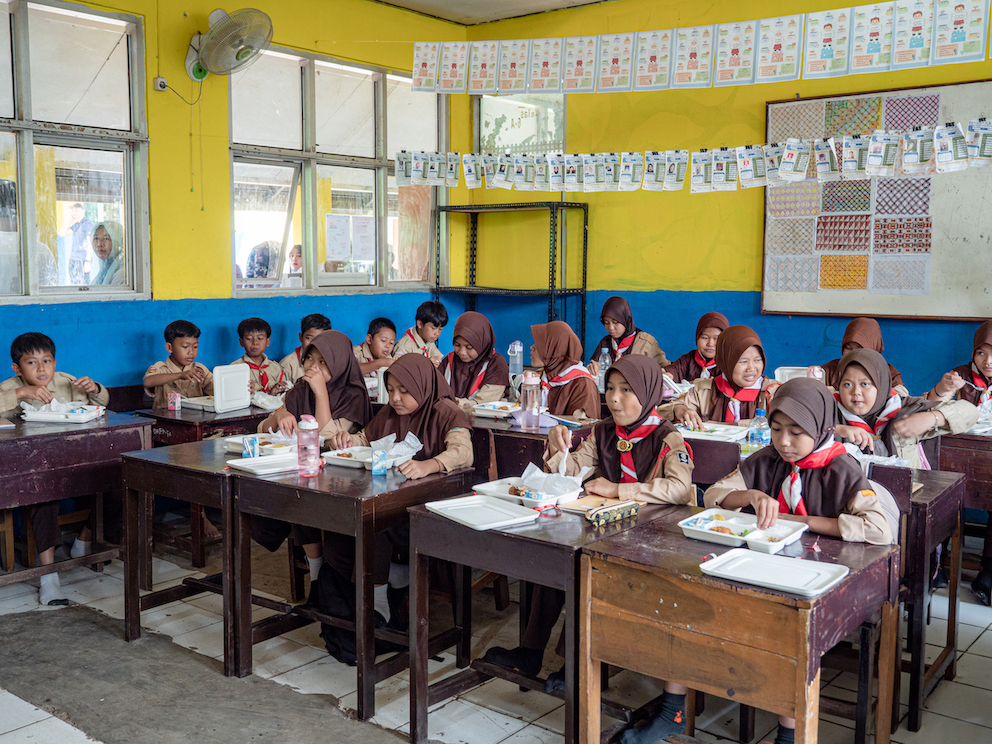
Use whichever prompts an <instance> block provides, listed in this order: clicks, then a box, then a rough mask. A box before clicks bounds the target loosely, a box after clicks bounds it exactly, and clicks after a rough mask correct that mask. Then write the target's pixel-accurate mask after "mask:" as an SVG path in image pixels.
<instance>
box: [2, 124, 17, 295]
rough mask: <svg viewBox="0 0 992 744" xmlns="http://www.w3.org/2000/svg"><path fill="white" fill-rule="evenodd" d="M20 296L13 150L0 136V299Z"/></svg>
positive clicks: (7, 134) (7, 135)
mask: <svg viewBox="0 0 992 744" xmlns="http://www.w3.org/2000/svg"><path fill="white" fill-rule="evenodd" d="M13 294H21V250H20V242H19V240H18V230H17V147H16V141H15V139H14V135H13V134H11V133H10V132H0V295H13Z"/></svg>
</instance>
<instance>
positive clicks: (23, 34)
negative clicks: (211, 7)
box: [0, 0, 148, 302]
mask: <svg viewBox="0 0 992 744" xmlns="http://www.w3.org/2000/svg"><path fill="white" fill-rule="evenodd" d="M143 56H144V52H143V45H142V26H141V20H140V19H139V18H136V17H133V16H128V15H122V14H117V13H107V14H103V13H99V12H97V11H90V10H89V9H87V10H86V12H77V11H75V10H68V9H66V7H65V6H64V5H58V6H56V5H46V4H44V3H40V2H39V3H16V4H15V3H10V4H9V5H8V4H5V3H3V2H2V0H0V297H2V301H3V302H17V301H19V300H20V301H23V300H24V299H27V300H28V301H31V300H37V299H44V300H46V301H49V300H51V299H58V298H60V297H61V298H68V299H74V300H78V299H84V298H93V299H95V298H96V297H104V298H105V297H106V296H108V295H111V296H135V295H147V294H148V220H147V182H140V183H136V182H135V179H134V177H133V174H134V173H135V172H139V173H146V172H147V132H146V125H145V121H144V93H143V90H144V87H143V86H144V72H143V70H144V66H143ZM15 61H16V63H15ZM83 292H85V293H86V294H82V293H83Z"/></svg>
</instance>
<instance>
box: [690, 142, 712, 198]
mask: <svg viewBox="0 0 992 744" xmlns="http://www.w3.org/2000/svg"><path fill="white" fill-rule="evenodd" d="M690 170H691V172H692V175H691V176H690V177H689V193H690V194H703V193H706V192H708V191H712V190H713V155H712V154H711V153H709V152H707V151H706V150H700V151H699V152H694V153H692V165H691V166H690Z"/></svg>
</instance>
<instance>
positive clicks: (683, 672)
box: [579, 507, 899, 744]
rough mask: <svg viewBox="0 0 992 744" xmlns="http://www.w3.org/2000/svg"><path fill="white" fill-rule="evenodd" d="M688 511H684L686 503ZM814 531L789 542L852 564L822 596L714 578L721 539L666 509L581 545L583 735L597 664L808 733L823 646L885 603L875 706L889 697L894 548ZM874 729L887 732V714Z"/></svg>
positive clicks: (595, 691)
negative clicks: (688, 526)
mask: <svg viewBox="0 0 992 744" xmlns="http://www.w3.org/2000/svg"><path fill="white" fill-rule="evenodd" d="M682 510H683V516H686V515H688V514H689V513H690V510H689V509H688V508H686V507H683V508H682ZM814 539H815V536H809V537H807V536H804V537H803V539H802V542H801V544H798V543H797V544H794V545H790V546H787V547H786V548H785V549H784V552H786V553H787V554H801V555H802V556H803V558H804V559H805V560H807V561H811V560H825V561H830V562H837V563H843V564H845V565H847V566H848V567H849V568H850V569H851V573H850V574H849V575H848V576H847V577H846V578H845V579H844V580H843V581H842V582H841V583H840V584H838V585H837V586H835V587H834V588H832V589H830V590H828V591H827V592H825V593H823V594H821V595H820V596H818V597H812V598H799V597H796V596H792V595H788V594H783V593H781V592H775V591H771V590H767V589H762V588H760V587H756V586H750V585H747V584H738V583H735V582H730V581H724V580H721V579H714V578H710V577H707V576H705V575H704V574H703V573H702V572H701V571H700V570H699V564H700V562H701V561H702V559H703V557H704V556H705V555H706V554H707V553H712V552H715V553H723V552H725V550H726V548H723V547H721V546H718V545H715V544H713V543H707V542H702V541H699V540H690V539H687V538H685V537H683V535H682V533H681V531H680V530H678V528H677V527H674V522H672V521H669V520H662V521H655V522H649V523H647V524H644V525H640V526H638V527H637V528H635V529H632V530H627V531H626V532H622V533H620V534H619V535H616V536H614V537H611V538H608V539H605V540H601V541H599V542H596V543H592V544H590V545H586V546H585V547H584V548H583V555H582V560H581V589H580V593H581V604H580V609H581V615H580V620H579V625H580V628H581V635H580V665H579V666H580V670H579V676H580V687H581V691H580V699H581V700H582V701H583V705H584V711H583V713H584V715H585V723H584V726H583V728H582V730H581V732H580V734H581V737H580V741H582V742H583V744H592V743H593V742H598V741H599V737H600V712H599V699H600V673H599V672H600V669H599V668H600V664H601V663H604V662H605V663H608V664H615V665H617V666H620V667H623V668H626V669H632V670H634V671H637V672H640V673H642V674H647V675H650V676H652V677H656V678H659V679H665V680H671V681H673V682H678V683H681V684H685V685H687V686H689V687H690V688H692V689H695V690H700V691H702V692H705V693H708V694H713V695H718V696H720V697H723V698H731V699H733V700H734V701H736V702H740V703H743V704H745V705H750V706H754V707H758V708H763V709H765V710H768V711H771V712H772V713H776V714H779V715H785V716H789V717H795V718H796V741H797V742H800V743H801V744H805V743H806V742H815V741H816V736H817V725H818V716H819V685H820V657H821V656H822V655H823V654H824V653H825V652H826V651H827V650H829V649H830V648H832V647H833V646H834V645H836V644H837V643H838V642H839V641H841V640H842V639H843V638H844V637H845V636H847V635H848V634H850V633H851V632H853V631H854V630H856V629H857V628H858V627H859V626H860V625H861V624H862V623H863V622H866V621H870V620H874V619H876V618H878V616H879V613H880V612H881V620H882V627H881V644H880V651H879V667H878V669H879V685H878V689H879V694H878V709H879V710H888V709H889V706H890V705H891V695H892V683H893V680H892V674H893V672H894V668H895V651H896V638H897V636H898V613H897V612H896V607H897V606H898V591H899V549H898V547H896V546H894V545H893V546H874V545H864V544H858V543H845V542H842V541H840V540H834V539H829V538H823V537H820V539H819V546H820V548H821V551H822V552H820V553H814V552H811V551H807V550H805V547H806V546H808V545H812V543H813V540H814ZM876 720H877V725H876V739H875V741H876V742H878V743H879V744H886V743H887V742H888V741H889V718H888V716H884V715H880V716H878V717H877V719H876Z"/></svg>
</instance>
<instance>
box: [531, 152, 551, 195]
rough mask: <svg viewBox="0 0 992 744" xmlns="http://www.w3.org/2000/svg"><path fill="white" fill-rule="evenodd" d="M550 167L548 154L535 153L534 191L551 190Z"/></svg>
mask: <svg viewBox="0 0 992 744" xmlns="http://www.w3.org/2000/svg"><path fill="white" fill-rule="evenodd" d="M549 172H550V169H549V167H548V156H547V155H535V156H534V191H550V190H551V189H550V186H551V183H550V180H549V176H548V174H549Z"/></svg>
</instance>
